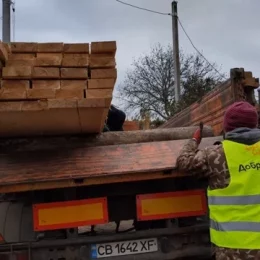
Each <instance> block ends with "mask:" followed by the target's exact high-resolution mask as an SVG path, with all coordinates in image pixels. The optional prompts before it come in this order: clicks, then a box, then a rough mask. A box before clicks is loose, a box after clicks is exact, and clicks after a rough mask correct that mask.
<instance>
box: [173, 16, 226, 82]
mask: <svg viewBox="0 0 260 260" xmlns="http://www.w3.org/2000/svg"><path fill="white" fill-rule="evenodd" d="M178 22H179V24H180V26H181V29H182V30H183V32H184V34H185V35H186V37H187V38H188V40H189V42H190V44H191V45H192V47H193V48H194V49H195V50H196V51H197V52H198V54H199V55H200V56H201V57H202V58H203V59H204V60H205V61H206V62H207V63H208V64H209V65H210V66H211V68H212V69H214V70H215V71H216V72H217V73H218V74H219V75H220V76H221V77H222V78H224V79H225V77H223V75H222V74H221V73H220V72H219V71H218V70H217V69H216V68H215V67H214V66H213V65H212V64H211V63H210V62H209V61H208V60H207V59H206V57H205V56H204V55H203V54H202V53H201V52H200V51H199V50H198V49H197V47H196V46H195V45H194V43H193V41H192V40H191V38H190V36H189V35H188V33H187V32H186V30H185V28H184V27H183V25H182V23H181V21H180V19H179V17H178Z"/></svg>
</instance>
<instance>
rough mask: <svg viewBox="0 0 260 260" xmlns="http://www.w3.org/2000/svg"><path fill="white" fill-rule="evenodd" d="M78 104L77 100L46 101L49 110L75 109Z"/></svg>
mask: <svg viewBox="0 0 260 260" xmlns="http://www.w3.org/2000/svg"><path fill="white" fill-rule="evenodd" d="M77 106H78V103H77V100H72V99H50V100H48V108H49V109H61V108H62V109H64V108H76V109H77Z"/></svg>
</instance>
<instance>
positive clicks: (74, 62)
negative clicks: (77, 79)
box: [62, 53, 89, 68]
mask: <svg viewBox="0 0 260 260" xmlns="http://www.w3.org/2000/svg"><path fill="white" fill-rule="evenodd" d="M88 65H89V55H88V54H71V53H70V54H64V56H63V59H62V67H68V68H69V67H87V66H88Z"/></svg>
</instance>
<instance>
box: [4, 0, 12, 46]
mask: <svg viewBox="0 0 260 260" xmlns="http://www.w3.org/2000/svg"><path fill="white" fill-rule="evenodd" d="M11 3H12V2H11V0H2V41H3V42H10V40H11Z"/></svg>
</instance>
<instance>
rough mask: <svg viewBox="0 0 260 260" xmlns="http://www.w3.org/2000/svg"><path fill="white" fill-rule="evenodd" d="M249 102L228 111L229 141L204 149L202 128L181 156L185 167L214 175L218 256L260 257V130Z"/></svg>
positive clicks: (211, 196) (213, 229)
mask: <svg viewBox="0 0 260 260" xmlns="http://www.w3.org/2000/svg"><path fill="white" fill-rule="evenodd" d="M257 125H258V113H257V111H256V109H255V107H253V106H252V105H250V104H249V103H247V102H236V103H234V104H232V105H231V106H230V107H229V108H228V109H227V110H226V113H225V115H224V122H223V127H224V132H225V137H224V141H223V142H222V143H221V144H218V145H213V146H212V147H207V148H205V149H201V150H199V149H198V146H199V144H200V142H201V131H200V129H198V130H197V131H196V132H195V133H194V136H193V138H192V139H191V140H189V141H188V142H187V144H185V145H184V147H183V148H182V151H181V152H180V155H179V156H178V158H177V166H178V168H179V170H180V171H181V172H185V173H189V174H191V175H196V176H205V177H207V178H208V180H209V187H208V205H209V217H210V238H211V242H212V244H213V248H214V254H215V257H216V259H217V260H227V259H230V260H231V259H235V260H244V259H260V129H258V128H257Z"/></svg>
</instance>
